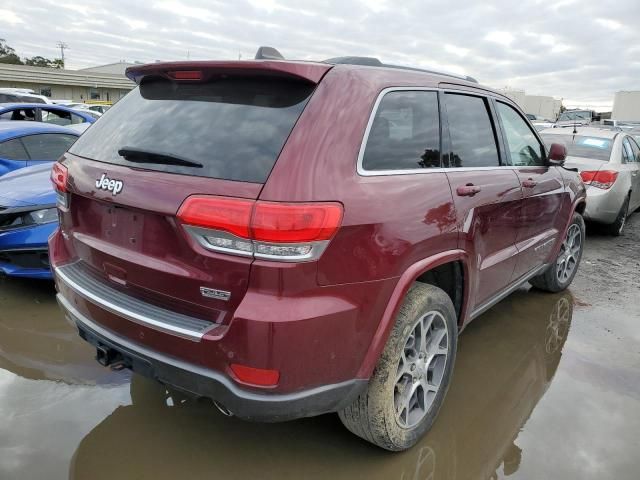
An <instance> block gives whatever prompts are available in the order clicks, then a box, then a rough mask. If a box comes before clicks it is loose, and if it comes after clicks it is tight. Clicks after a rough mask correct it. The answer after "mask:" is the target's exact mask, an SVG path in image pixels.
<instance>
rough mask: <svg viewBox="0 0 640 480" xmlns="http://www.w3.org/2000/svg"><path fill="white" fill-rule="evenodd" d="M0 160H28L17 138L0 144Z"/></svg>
mask: <svg viewBox="0 0 640 480" xmlns="http://www.w3.org/2000/svg"><path fill="white" fill-rule="evenodd" d="M0 158H4V159H6V160H29V155H27V151H26V150H25V149H24V147H23V146H22V142H21V141H20V139H19V138H13V139H11V140H7V141H6V142H2V143H0Z"/></svg>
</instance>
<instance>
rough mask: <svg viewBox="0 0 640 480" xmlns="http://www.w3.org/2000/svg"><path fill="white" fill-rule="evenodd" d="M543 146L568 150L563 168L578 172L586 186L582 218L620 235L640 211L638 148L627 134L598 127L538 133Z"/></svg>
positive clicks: (639, 154) (556, 129) (559, 129)
mask: <svg viewBox="0 0 640 480" xmlns="http://www.w3.org/2000/svg"><path fill="white" fill-rule="evenodd" d="M540 133H541V135H542V138H543V139H544V141H545V143H547V144H551V143H563V144H564V145H565V146H566V147H567V159H566V161H565V164H564V165H565V167H567V168H577V169H578V171H579V172H580V176H581V177H582V180H583V181H584V183H585V185H586V186H587V209H586V211H585V218H586V219H587V220H591V221H594V222H599V223H603V224H606V225H607V230H608V231H609V233H611V234H612V235H616V236H617V235H621V234H622V231H623V229H624V226H625V223H626V220H627V217H628V216H629V215H630V214H631V213H632V212H634V211H635V210H636V209H637V208H640V147H639V146H638V143H636V140H635V138H634V137H633V136H632V135H629V134H628V133H627V132H621V131H616V130H609V129H605V128H597V127H576V128H554V129H547V130H543V131H542V132H540Z"/></svg>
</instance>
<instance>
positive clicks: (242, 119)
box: [70, 77, 313, 183]
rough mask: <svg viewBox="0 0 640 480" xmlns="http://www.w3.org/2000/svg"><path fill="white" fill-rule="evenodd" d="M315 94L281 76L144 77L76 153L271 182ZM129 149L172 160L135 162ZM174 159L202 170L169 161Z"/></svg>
mask: <svg viewBox="0 0 640 480" xmlns="http://www.w3.org/2000/svg"><path fill="white" fill-rule="evenodd" d="M312 91H313V86H312V85H309V84H306V83H301V82H296V81H288V80H281V79H265V78H262V79H258V78H239V77H235V78H229V77H226V78H221V79H217V80H214V81H210V82H207V83H187V82H184V83H178V82H171V81H169V80H165V79H161V78H151V79H145V80H143V82H142V84H141V86H140V87H139V88H136V89H135V90H133V91H132V92H131V93H129V94H128V95H127V96H126V97H125V98H123V99H122V100H120V101H119V102H118V103H116V104H115V105H114V106H113V107H112V108H110V109H109V111H108V112H106V113H105V114H104V115H103V116H102V117H101V118H100V120H99V121H98V122H96V123H95V124H94V125H93V126H92V127H91V128H90V129H88V130H87V131H86V132H85V133H84V134H83V135H82V137H80V138H79V139H78V141H77V142H76V143H75V144H74V145H73V148H71V150H70V152H71V153H73V154H75V155H78V156H81V157H86V158H90V159H93V160H98V161H101V162H107V163H113V164H117V165H126V166H132V167H136V168H144V169H148V170H156V171H160V172H169V173H178V174H184V175H196V176H201V177H210V178H220V179H225V180H237V181H244V182H257V183H264V182H265V181H266V179H267V177H268V176H269V173H270V172H271V169H272V168H273V165H274V163H275V161H276V159H277V158H278V155H279V154H280V150H282V147H283V146H284V143H285V142H286V140H287V138H288V136H289V134H290V133H291V130H292V129H293V126H294V125H295V123H296V121H297V119H298V117H299V116H300V114H301V113H302V110H303V109H304V106H305V105H306V103H307V101H308V99H309V97H310V95H311V93H312ZM122 149H125V150H126V149H133V150H137V151H143V152H151V153H153V154H158V155H156V156H155V157H154V156H150V157H149V159H151V160H153V159H154V158H156V159H157V158H160V157H159V156H163V157H162V158H163V159H164V160H165V161H163V163H147V161H148V159H147V160H145V163H139V162H135V163H133V162H130V161H128V160H126V159H125V158H123V157H122V156H121V155H120V154H118V151H119V150H122ZM173 157H175V158H178V159H181V160H186V161H188V162H195V163H197V164H201V165H202V167H200V168H198V167H194V166H185V165H184V164H183V165H169V164H166V163H167V161H166V159H167V158H173Z"/></svg>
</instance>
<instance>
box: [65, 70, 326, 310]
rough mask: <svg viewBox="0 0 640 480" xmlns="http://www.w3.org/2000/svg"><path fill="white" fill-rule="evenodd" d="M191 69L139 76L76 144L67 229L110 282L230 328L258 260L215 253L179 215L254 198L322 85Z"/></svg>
mask: <svg viewBox="0 0 640 480" xmlns="http://www.w3.org/2000/svg"><path fill="white" fill-rule="evenodd" d="M249 63H250V62H243V64H249ZM277 63H278V65H280V62H277ZM154 68H159V67H157V66H154ZM174 68H175V67H174ZM198 68H200V66H198ZM323 68H324V67H323ZM195 72H196V73H197V74H198V76H199V77H198V78H199V79H198V80H196V81H194V80H193V78H186V79H185V80H184V81H181V80H173V79H172V78H171V75H172V74H173V73H175V72H169V73H167V72H164V71H160V72H154V74H153V75H148V76H146V77H144V78H142V80H140V79H138V80H139V81H140V87H139V88H136V89H134V90H133V91H132V92H131V93H129V94H128V95H127V96H126V97H125V98H123V99H122V100H120V101H119V102H118V103H117V104H115V105H114V106H113V107H112V108H111V109H110V112H109V115H107V116H105V117H104V118H102V119H101V120H100V122H97V123H96V124H95V125H94V126H93V127H92V128H90V129H88V130H87V131H86V132H85V133H84V134H83V136H82V137H80V139H79V140H78V142H77V143H76V144H75V145H73V147H72V148H71V150H70V154H68V155H67V158H66V160H65V161H64V164H65V165H66V166H67V167H68V172H69V183H70V184H71V185H72V189H71V190H72V193H71V196H70V205H71V207H70V211H69V212H68V213H65V214H64V215H63V226H64V228H65V232H66V233H68V234H69V235H70V237H71V238H72V239H73V241H72V242H71V243H70V244H69V245H68V246H67V248H69V249H70V250H71V256H72V257H75V258H76V259H77V260H79V261H80V262H81V265H82V266H84V267H85V268H87V269H89V270H91V271H93V272H94V273H96V274H97V275H99V276H101V277H102V278H103V279H104V280H105V281H106V282H111V283H114V284H117V285H118V286H119V287H120V288H124V289H125V291H126V293H127V294H128V295H130V296H133V297H137V298H140V299H143V300H144V301H147V302H151V303H155V304H158V305H159V306H161V307H164V308H168V309H170V310H175V311H179V312H182V313H186V314H190V315H192V316H196V317H199V318H203V319H207V320H209V321H215V322H218V321H219V322H225V321H227V320H229V319H230V318H231V315H232V313H233V311H234V310H235V308H236V307H237V305H238V304H239V302H240V301H241V300H242V297H243V296H244V293H245V291H246V289H247V285H248V280H249V272H250V266H251V262H252V260H251V256H250V255H249V256H238V255H232V254H230V253H220V251H219V250H220V249H221V248H219V249H218V251H211V249H210V248H209V247H210V246H211V245H212V244H211V245H210V244H208V243H207V242H211V241H214V240H208V237H206V235H204V234H202V235H194V234H192V233H193V230H192V229H190V227H185V226H183V225H182V224H181V223H180V221H179V220H178V219H177V216H176V214H177V212H178V210H179V209H180V207H181V205H182V204H183V203H184V202H185V200H186V199H187V198H188V197H190V196H192V195H211V196H216V197H233V198H244V199H250V200H253V199H256V198H257V197H258V195H259V194H260V191H261V189H262V185H263V184H264V182H265V181H266V179H267V177H268V176H269V173H270V171H271V169H272V167H273V165H274V164H275V162H276V159H277V158H278V155H279V153H280V150H281V149H282V147H283V145H284V143H285V142H286V140H287V138H288V136H289V134H290V132H291V131H292V129H293V127H294V125H295V123H296V121H297V119H298V117H299V116H300V114H301V113H302V111H303V109H304V107H305V105H306V103H307V101H308V99H309V97H310V95H311V94H312V92H313V90H314V87H315V84H313V83H312V82H309V81H306V80H302V79H300V78H297V77H292V76H283V75H279V74H278V72H274V71H266V72H264V75H260V72H257V73H256V72H255V69H254V70H251V69H249V66H247V70H243V69H242V68H238V70H237V71H236V70H235V69H233V68H226V67H225V68H222V67H221V68H220V69H215V68H212V69H207V70H206V71H200V70H197V71H195ZM179 73H181V72H179ZM187 74H188V75H193V74H194V70H193V67H192V68H189V69H188V72H187V73H185V76H188V75H187ZM178 76H179V75H178ZM200 76H201V77H202V78H200ZM210 213H211V214H212V215H213V214H215V212H213V211H212V212H210ZM245 227H246V228H248V225H245ZM234 238H235V239H237V238H238V237H234V236H233V235H228V238H227V240H229V241H230V242H231V241H235V240H234ZM222 240H225V239H220V238H216V239H215V241H216V242H219V241H222ZM216 245H218V246H220V245H222V244H221V243H220V244H219V243H216Z"/></svg>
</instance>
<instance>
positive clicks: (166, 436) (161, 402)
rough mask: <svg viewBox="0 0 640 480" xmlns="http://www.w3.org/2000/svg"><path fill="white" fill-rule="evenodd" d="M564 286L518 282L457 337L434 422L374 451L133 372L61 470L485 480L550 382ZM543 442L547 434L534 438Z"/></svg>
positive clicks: (513, 466)
mask: <svg viewBox="0 0 640 480" xmlns="http://www.w3.org/2000/svg"><path fill="white" fill-rule="evenodd" d="M572 313H573V298H572V297H571V295H570V294H568V293H566V292H565V293H563V294H559V295H549V294H541V293H538V292H535V291H530V292H522V291H520V292H516V293H515V294H514V295H512V296H511V297H509V298H508V299H507V300H505V301H503V302H502V303H501V304H499V305H497V306H496V307H495V308H493V309H492V310H490V311H489V312H487V313H486V314H484V315H483V316H482V317H481V318H479V319H478V320H476V321H475V322H473V324H471V325H470V326H469V328H468V329H467V331H465V333H464V334H462V336H461V343H460V349H459V353H458V359H457V364H456V367H455V373H454V379H453V383H452V385H451V388H450V390H449V393H448V396H447V399H446V401H445V405H444V407H443V409H442V411H441V413H440V417H439V419H438V420H437V421H436V423H435V426H434V428H433V430H432V431H431V432H430V433H429V434H428V435H427V436H426V437H425V438H424V439H423V440H422V441H421V442H420V443H418V444H417V445H416V446H415V447H414V448H412V449H411V450H409V451H407V452H403V453H395V454H392V453H388V452H383V451H381V450H379V449H377V448H375V447H372V446H371V445H369V444H366V443H365V442H363V441H360V440H359V439H357V438H356V437H353V436H351V435H348V434H347V433H345V431H344V430H343V429H342V427H341V425H340V422H339V421H338V419H337V417H336V416H335V415H325V416H322V417H316V418H310V419H304V420H299V421H295V422H289V423H281V424H256V423H247V422H243V421H240V420H237V419H234V418H227V417H224V416H222V415H221V414H219V413H217V412H216V411H214V408H213V407H212V406H211V404H210V403H209V402H204V401H195V400H191V399H187V398H185V397H184V396H182V395H179V394H175V393H169V392H168V391H167V390H165V389H163V388H162V387H160V386H157V385H156V384H155V383H153V382H150V381H148V380H146V379H144V378H142V377H138V376H136V375H134V376H133V380H132V384H131V398H132V404H131V405H127V406H121V407H118V408H116V410H114V411H113V413H112V414H111V415H110V416H108V417H107V418H105V419H104V421H102V423H100V424H99V425H97V426H96V427H95V428H94V429H93V430H92V431H91V432H90V433H89V434H88V435H87V436H86V437H85V438H84V439H83V440H82V441H81V442H80V444H79V446H78V449H77V451H76V453H75V455H74V458H73V459H72V462H71V465H70V478H73V479H84V478H92V479H94V480H97V479H101V478H105V479H106V478H109V479H113V478H157V479H162V478H171V479H173V478H183V477H185V476H188V477H189V478H225V479H229V478H239V479H240V478H261V479H264V478H278V479H281V478H323V479H324V478H349V479H353V478H367V479H391V478H396V479H402V480H406V479H440V478H443V479H456V480H461V479H469V480H477V479H493V478H498V476H500V475H502V474H504V475H509V474H511V473H513V472H515V471H516V470H517V469H518V467H519V465H520V461H521V458H522V456H523V455H525V454H526V452H522V451H521V449H520V448H519V447H518V445H517V443H518V442H517V437H518V434H519V432H520V430H521V429H522V428H523V426H524V425H525V424H526V422H527V420H528V419H529V417H530V415H531V413H532V412H533V410H534V409H535V408H536V405H537V404H538V402H539V401H540V399H541V398H542V397H543V395H544V394H545V392H546V391H547V389H548V387H549V385H550V383H551V380H552V379H553V376H554V374H555V372H556V369H557V368H558V364H559V362H560V357H561V354H562V348H563V346H564V342H565V340H566V338H567V333H568V331H569V325H570V322H571V316H572ZM539 441H540V442H544V441H545V439H543V438H541V439H539Z"/></svg>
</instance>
